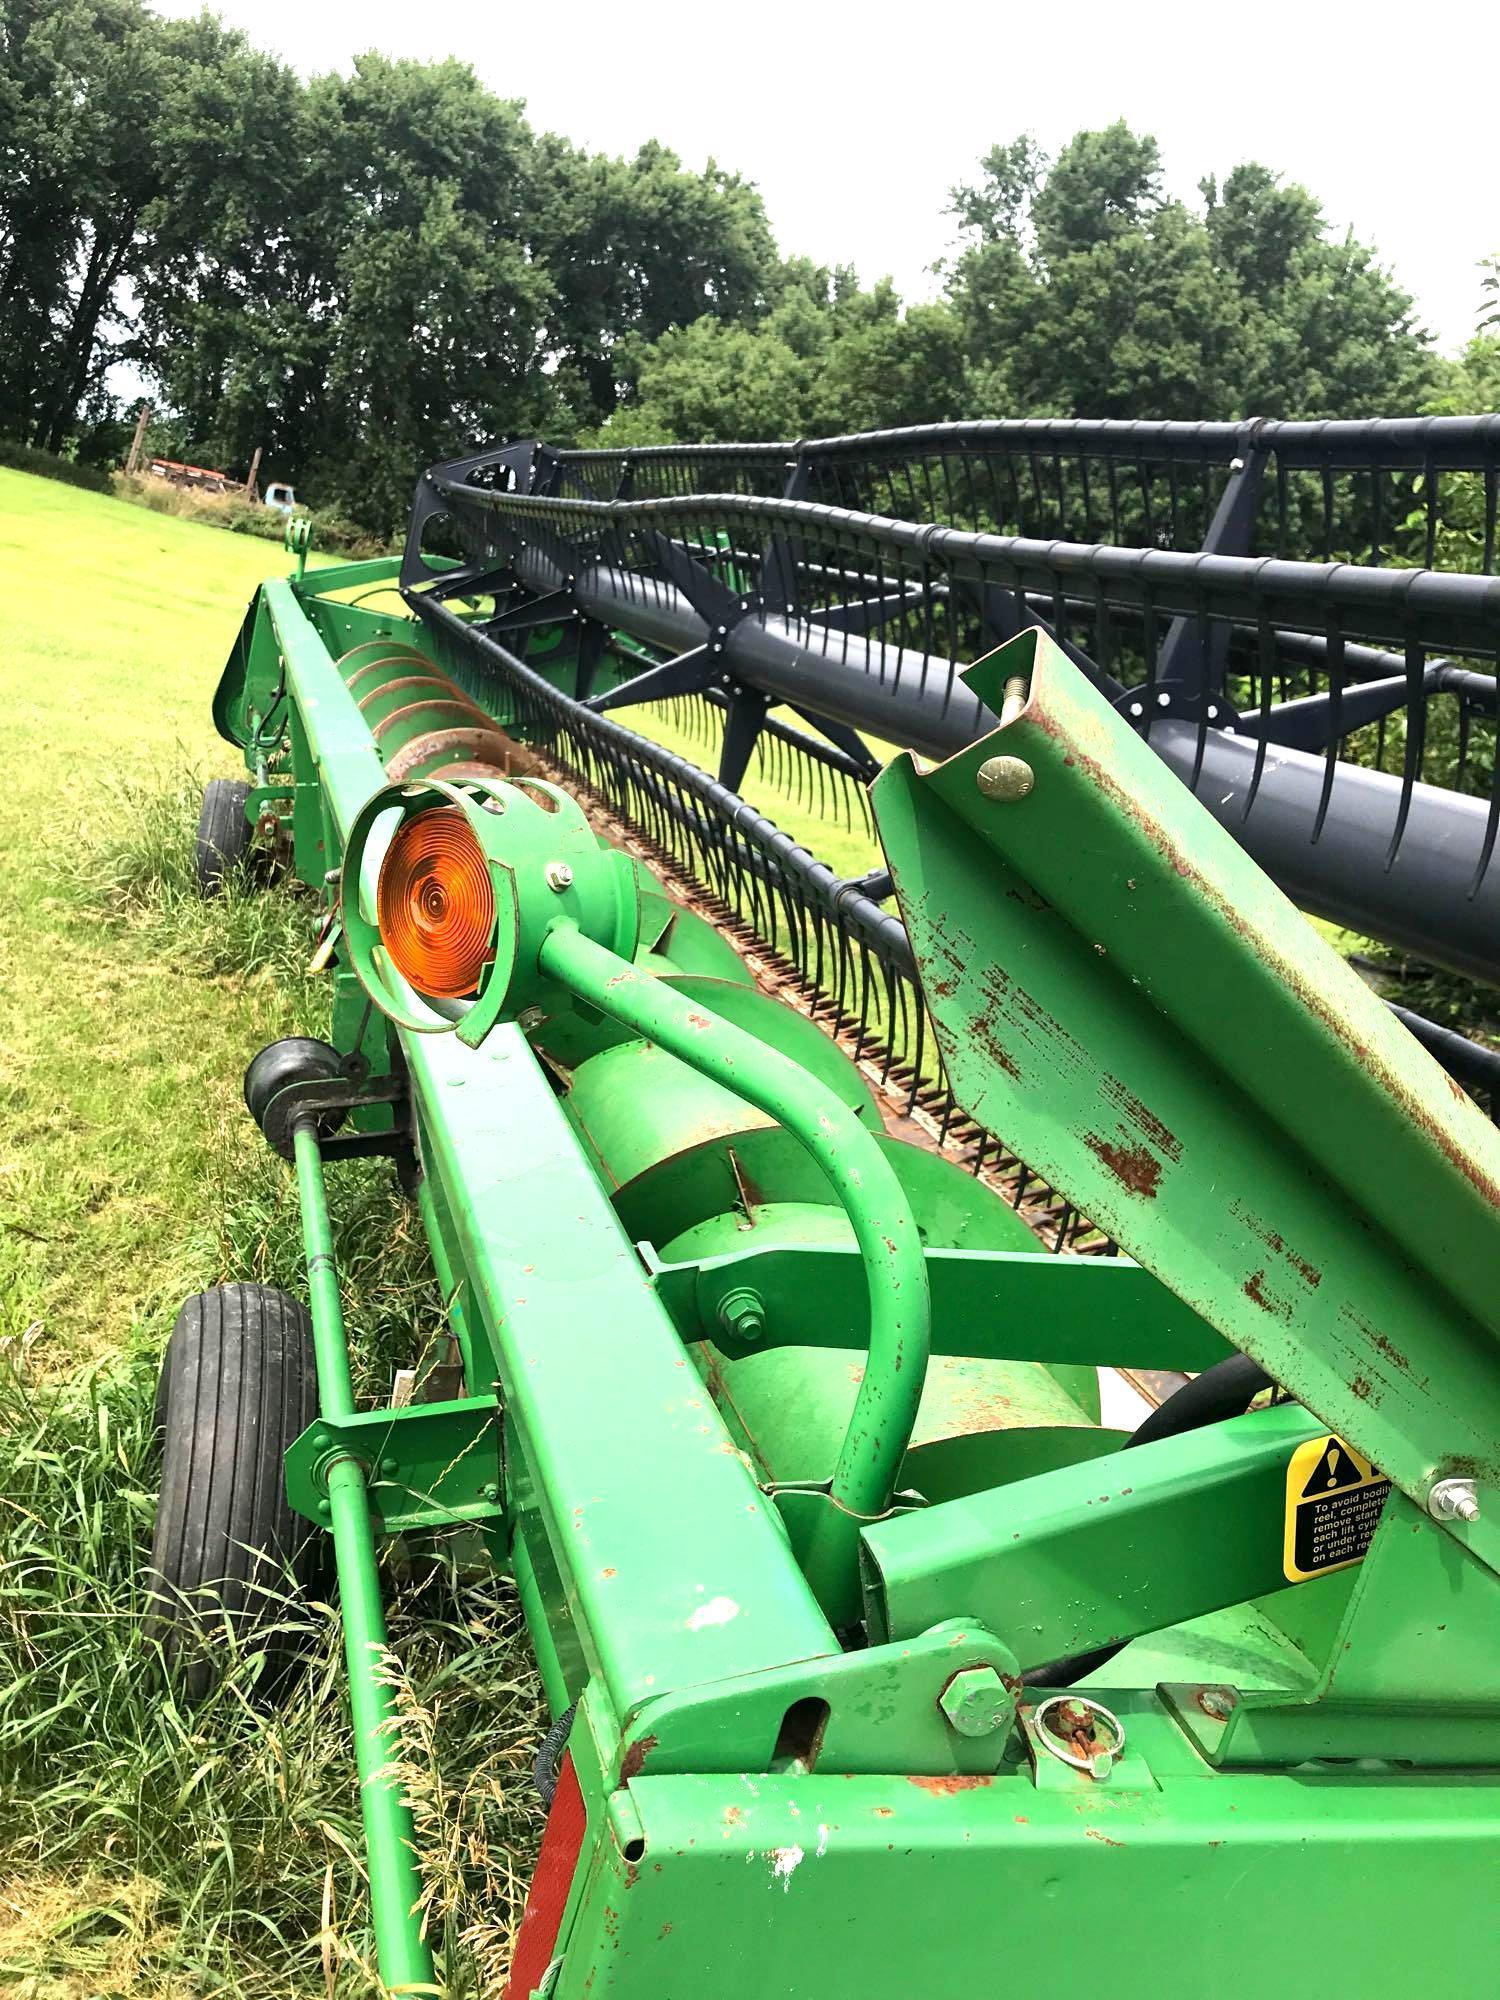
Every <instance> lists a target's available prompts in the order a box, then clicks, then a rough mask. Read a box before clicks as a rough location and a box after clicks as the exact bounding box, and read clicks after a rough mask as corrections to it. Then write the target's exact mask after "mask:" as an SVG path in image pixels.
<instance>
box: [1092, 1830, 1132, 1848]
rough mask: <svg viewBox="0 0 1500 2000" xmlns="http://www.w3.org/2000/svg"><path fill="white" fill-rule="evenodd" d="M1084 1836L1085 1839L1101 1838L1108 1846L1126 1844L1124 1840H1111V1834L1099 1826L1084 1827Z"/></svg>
mask: <svg viewBox="0 0 1500 2000" xmlns="http://www.w3.org/2000/svg"><path fill="white" fill-rule="evenodd" d="M1083 1837H1084V1839H1085V1840H1101V1841H1103V1843H1104V1845H1105V1846H1106V1847H1123V1846H1124V1845H1125V1843H1124V1841H1123V1840H1111V1839H1110V1837H1109V1835H1108V1834H1107V1833H1104V1832H1102V1831H1101V1830H1100V1829H1099V1828H1098V1827H1097V1826H1086V1827H1085V1828H1084V1829H1083Z"/></svg>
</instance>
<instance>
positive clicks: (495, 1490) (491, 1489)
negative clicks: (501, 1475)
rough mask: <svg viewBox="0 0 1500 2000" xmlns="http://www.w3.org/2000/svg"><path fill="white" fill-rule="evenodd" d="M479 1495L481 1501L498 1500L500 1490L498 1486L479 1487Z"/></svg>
mask: <svg viewBox="0 0 1500 2000" xmlns="http://www.w3.org/2000/svg"><path fill="white" fill-rule="evenodd" d="M479 1494H480V1498H481V1499H483V1500H498V1499H499V1498H500V1488H499V1487H498V1486H481V1487H480V1489H479Z"/></svg>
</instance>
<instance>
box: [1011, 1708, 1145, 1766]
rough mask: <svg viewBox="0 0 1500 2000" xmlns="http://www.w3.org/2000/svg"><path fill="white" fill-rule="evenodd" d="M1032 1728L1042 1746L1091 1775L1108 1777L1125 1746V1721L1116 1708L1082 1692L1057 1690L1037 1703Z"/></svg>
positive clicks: (1061, 1759) (1062, 1760)
mask: <svg viewBox="0 0 1500 2000" xmlns="http://www.w3.org/2000/svg"><path fill="white" fill-rule="evenodd" d="M1031 1729H1032V1734H1033V1735H1034V1736H1035V1738H1036V1740H1037V1742H1038V1743H1039V1744H1040V1745H1041V1747H1042V1749H1044V1750H1046V1751H1048V1752H1049V1753H1050V1754H1051V1755H1052V1756H1054V1757H1056V1758H1057V1759H1058V1761H1059V1762H1060V1763H1063V1764H1069V1765H1071V1766H1072V1768H1073V1769H1074V1770H1075V1771H1087V1772H1088V1774H1089V1776H1090V1777H1091V1778H1107V1777H1108V1776H1109V1773H1110V1769H1111V1767H1112V1766H1113V1764H1114V1761H1115V1759H1116V1758H1117V1757H1118V1756H1119V1754H1120V1752H1121V1751H1122V1750H1123V1749H1124V1748H1125V1725H1124V1723H1123V1722H1121V1720H1120V1718H1119V1717H1118V1716H1117V1715H1116V1714H1115V1712H1114V1710H1113V1709H1109V1708H1106V1707H1105V1706H1104V1704H1103V1702H1101V1701H1091V1700H1090V1699H1089V1697H1088V1696H1087V1695H1083V1694H1054V1695H1050V1696H1049V1697H1048V1699H1047V1700H1046V1701H1044V1702H1040V1703H1038V1705H1037V1706H1036V1707H1035V1708H1034V1709H1033V1710H1032V1712H1031Z"/></svg>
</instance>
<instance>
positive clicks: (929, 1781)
mask: <svg viewBox="0 0 1500 2000" xmlns="http://www.w3.org/2000/svg"><path fill="white" fill-rule="evenodd" d="M906 1782H907V1784H909V1785H915V1786H916V1788H917V1790H918V1791H919V1792H936V1793H937V1794H938V1795H939V1796H940V1797H943V1798H950V1797H952V1795H953V1794H954V1793H955V1792H977V1791H980V1790H982V1789H983V1787H984V1786H986V1785H992V1784H994V1782H995V1781H994V1779H993V1778H985V1777H974V1778H968V1777H960V1776H959V1775H958V1774H957V1773H956V1772H955V1773H954V1775H953V1776H952V1777H948V1778H908V1779H907V1781H906Z"/></svg>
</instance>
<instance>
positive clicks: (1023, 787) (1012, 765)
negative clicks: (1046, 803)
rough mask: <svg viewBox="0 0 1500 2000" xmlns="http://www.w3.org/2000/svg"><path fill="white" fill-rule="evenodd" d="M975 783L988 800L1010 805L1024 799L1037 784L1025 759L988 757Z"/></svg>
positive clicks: (978, 771) (977, 774) (981, 766)
mask: <svg viewBox="0 0 1500 2000" xmlns="http://www.w3.org/2000/svg"><path fill="white" fill-rule="evenodd" d="M974 782H975V784H976V785H978V787H979V789H980V791H981V792H982V793H983V794H984V796H985V797H986V798H987V799H998V800H1000V801H1001V802H1002V803H1009V802H1010V801H1011V800H1013V799H1024V798H1025V797H1026V795H1027V793H1028V792H1029V791H1030V790H1031V789H1032V787H1033V786H1034V785H1035V783H1036V773H1035V771H1033V770H1032V768H1031V766H1030V765H1029V764H1028V763H1027V762H1026V759H1025V758H1024V757H986V758H985V760H984V762H983V763H982V764H981V765H980V767H979V769H978V770H977V771H976V772H975V773H974Z"/></svg>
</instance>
